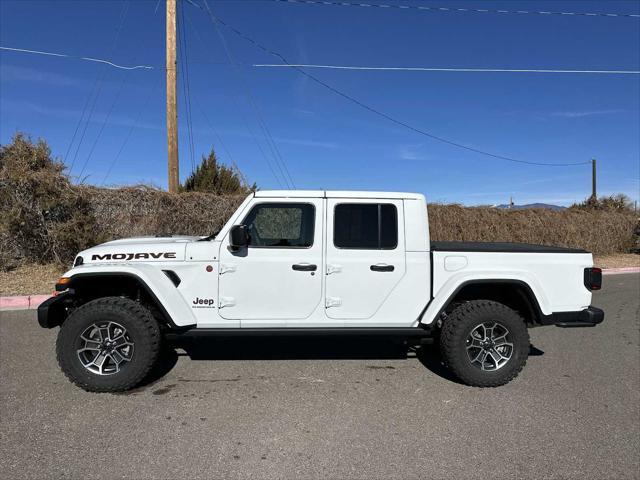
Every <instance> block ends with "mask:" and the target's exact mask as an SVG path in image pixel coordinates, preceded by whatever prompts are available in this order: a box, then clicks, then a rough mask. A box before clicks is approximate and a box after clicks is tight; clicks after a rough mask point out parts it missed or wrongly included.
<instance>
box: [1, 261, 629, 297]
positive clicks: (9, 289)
mask: <svg viewBox="0 0 640 480" xmlns="http://www.w3.org/2000/svg"><path fill="white" fill-rule="evenodd" d="M595 264H596V266H598V267H600V268H620V267H640V255H636V254H632V253H621V254H617V255H606V256H596V257H595ZM63 273H64V268H61V267H59V266H58V265H25V266H22V267H19V268H16V269H15V270H11V271H10V272H2V271H0V296H11V295H47V294H51V293H52V292H53V286H54V284H55V283H56V280H57V279H58V278H59V277H60V276H61V275H62V274H63Z"/></svg>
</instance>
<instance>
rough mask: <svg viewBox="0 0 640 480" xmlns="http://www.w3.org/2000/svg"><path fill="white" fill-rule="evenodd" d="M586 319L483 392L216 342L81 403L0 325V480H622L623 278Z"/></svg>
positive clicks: (259, 346) (16, 317) (635, 339)
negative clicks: (143, 381) (600, 315)
mask: <svg viewBox="0 0 640 480" xmlns="http://www.w3.org/2000/svg"><path fill="white" fill-rule="evenodd" d="M593 303H594V305H597V306H600V307H602V308H604V310H605V312H606V318H605V323H604V324H602V325H600V326H598V327H596V328H592V329H573V330H569V329H559V328H556V327H546V328H538V329H534V330H532V331H531V337H532V343H533V345H534V346H535V348H533V349H532V351H533V353H534V355H532V356H531V357H530V358H529V362H528V364H527V366H526V367H525V370H524V372H523V373H522V374H521V375H520V377H518V378H517V379H516V380H515V381H514V382H512V383H511V384H509V385H507V386H504V387H500V388H497V389H484V390H482V389H475V388H470V387H466V386H463V385H460V384H458V383H455V382H454V381H452V380H451V379H449V378H447V375H446V373H445V372H444V371H442V370H441V369H440V368H439V367H438V363H437V361H436V360H437V359H435V358H434V357H433V356H430V355H419V356H416V355H415V354H414V353H413V352H408V353H407V352H406V351H405V349H402V348H400V347H398V346H396V345H394V344H391V343H386V342H376V343H372V342H361V343H354V341H353V340H349V341H344V342H342V341H334V340H324V341H323V342H321V343H319V342H317V341H313V342H311V341H299V340H286V341H282V340H280V341H278V342H273V343H272V342H269V343H266V342H265V341H264V340H259V341H248V340H233V341H231V340H226V341H224V342H209V343H207V344H206V345H204V346H203V348H202V349H201V351H200V352H196V353H194V352H192V355H193V356H195V357H196V358H197V359H190V358H189V357H188V356H186V355H184V354H182V355H180V356H167V358H166V359H165V363H164V365H163V371H159V372H158V375H160V374H163V373H164V376H162V377H161V378H159V379H157V380H156V381H155V382H153V383H150V384H148V385H146V386H144V387H142V388H140V389H138V390H136V391H133V392H130V393H127V394H119V395H111V394H91V393H86V392H84V391H82V390H80V389H78V388H76V387H74V386H73V385H71V384H70V383H69V382H68V381H67V380H66V378H65V377H64V376H63V374H62V373H61V372H60V371H59V369H58V366H57V364H56V361H55V356H54V342H55V335H56V333H57V330H51V331H50V330H44V329H41V328H39V327H38V326H37V324H36V321H35V314H34V312H0V388H1V392H0V400H1V403H0V408H1V412H0V415H1V420H0V426H1V435H0V475H1V476H2V477H3V478H12V479H13V478H34V477H38V478H42V477H47V478H50V477H51V478H101V479H106V478H137V479H138V478H258V479H263V478H296V479H299V478H336V479H349V478H361V479H375V478H385V479H386V478H402V479H412V478H580V479H584V478H589V479H591V478H593V479H604V478H614V479H621V478H640V455H639V454H640V342H639V340H640V338H639V331H640V330H639V328H640V327H639V322H640V320H639V317H640V311H639V310H640V275H616V276H610V277H606V279H605V288H604V291H602V292H600V293H597V294H596V295H595V298H594V302H593ZM198 358H199V359H198ZM203 359H204V360H203ZM421 359H422V360H421Z"/></svg>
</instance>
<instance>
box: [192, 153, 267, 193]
mask: <svg viewBox="0 0 640 480" xmlns="http://www.w3.org/2000/svg"><path fill="white" fill-rule="evenodd" d="M256 188H257V186H256V184H255V183H254V184H253V185H252V186H248V185H247V184H246V182H245V181H244V179H243V177H242V173H241V172H240V171H239V170H237V169H235V168H232V167H227V166H226V165H224V164H222V163H220V162H218V159H217V157H216V153H215V152H214V151H213V149H211V152H210V153H209V155H208V156H206V157H205V156H203V157H202V162H201V163H200V165H198V167H197V168H196V170H195V172H193V173H192V174H191V175H189V177H188V178H187V179H186V180H185V182H184V184H183V185H182V186H181V190H182V191H183V192H209V193H215V194H217V195H233V194H244V193H248V192H250V191H254V190H256Z"/></svg>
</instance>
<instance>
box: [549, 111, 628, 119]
mask: <svg viewBox="0 0 640 480" xmlns="http://www.w3.org/2000/svg"><path fill="white" fill-rule="evenodd" d="M622 111H623V110H620V109H610V110H578V111H566V112H553V113H550V114H549V115H550V116H552V117H565V118H582V117H593V116H595V115H610V114H613V113H620V112H622Z"/></svg>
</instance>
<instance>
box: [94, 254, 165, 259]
mask: <svg viewBox="0 0 640 480" xmlns="http://www.w3.org/2000/svg"><path fill="white" fill-rule="evenodd" d="M153 258H155V259H158V258H168V259H171V258H176V252H159V253H153V252H149V253H147V252H141V253H105V254H104V255H99V254H94V255H92V256H91V260H149V259H153Z"/></svg>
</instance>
